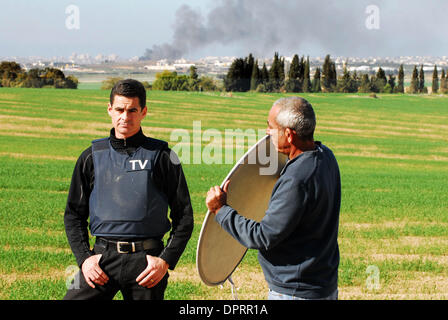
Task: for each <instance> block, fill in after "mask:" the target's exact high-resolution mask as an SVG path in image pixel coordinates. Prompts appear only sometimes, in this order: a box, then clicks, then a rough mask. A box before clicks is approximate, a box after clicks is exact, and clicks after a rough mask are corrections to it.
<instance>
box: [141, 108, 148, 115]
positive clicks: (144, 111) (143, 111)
mask: <svg viewBox="0 0 448 320" xmlns="http://www.w3.org/2000/svg"><path fill="white" fill-rule="evenodd" d="M147 113H148V108H147V107H146V106H145V107H144V108H143V109H142V115H143V117H146V114H147Z"/></svg>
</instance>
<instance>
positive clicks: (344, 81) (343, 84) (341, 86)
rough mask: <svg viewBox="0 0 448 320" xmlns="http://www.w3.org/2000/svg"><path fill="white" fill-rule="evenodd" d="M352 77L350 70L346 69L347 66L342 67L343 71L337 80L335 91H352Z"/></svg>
mask: <svg viewBox="0 0 448 320" xmlns="http://www.w3.org/2000/svg"><path fill="white" fill-rule="evenodd" d="M351 87H352V77H351V75H350V72H349V71H348V70H347V67H346V66H345V67H344V73H343V75H342V77H341V78H340V80H339V81H338V86H337V91H338V92H343V93H349V92H352V88H351Z"/></svg>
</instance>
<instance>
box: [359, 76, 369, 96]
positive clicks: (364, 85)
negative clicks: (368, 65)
mask: <svg viewBox="0 0 448 320" xmlns="http://www.w3.org/2000/svg"><path fill="white" fill-rule="evenodd" d="M358 92H362V93H369V92H371V91H370V80H369V75H368V74H367V73H366V74H363V75H362V76H361V84H360V85H359V88H358Z"/></svg>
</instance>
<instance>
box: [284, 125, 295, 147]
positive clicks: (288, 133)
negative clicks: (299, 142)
mask: <svg viewBox="0 0 448 320" xmlns="http://www.w3.org/2000/svg"><path fill="white" fill-rule="evenodd" d="M293 132H294V131H293V130H292V129H290V128H286V130H285V135H286V139H287V140H288V142H289V143H292V141H293Z"/></svg>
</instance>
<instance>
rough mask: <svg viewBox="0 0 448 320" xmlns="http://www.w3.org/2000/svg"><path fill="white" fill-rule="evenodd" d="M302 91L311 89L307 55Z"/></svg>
mask: <svg viewBox="0 0 448 320" xmlns="http://www.w3.org/2000/svg"><path fill="white" fill-rule="evenodd" d="M302 91H303V92H310V91H311V79H310V58H309V57H307V58H306V62H305V65H304V72H303V83H302Z"/></svg>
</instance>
